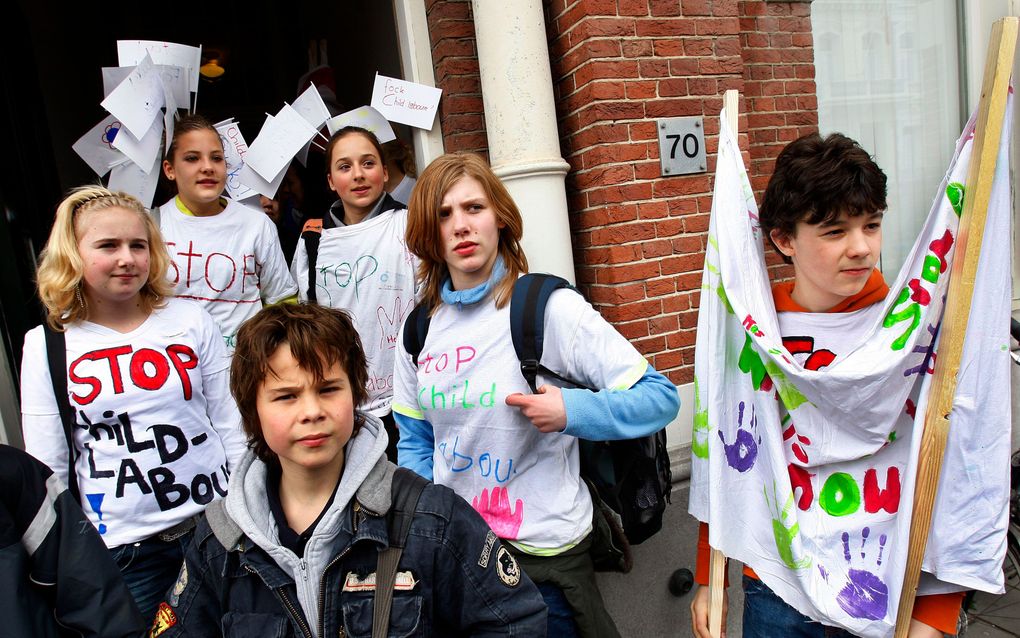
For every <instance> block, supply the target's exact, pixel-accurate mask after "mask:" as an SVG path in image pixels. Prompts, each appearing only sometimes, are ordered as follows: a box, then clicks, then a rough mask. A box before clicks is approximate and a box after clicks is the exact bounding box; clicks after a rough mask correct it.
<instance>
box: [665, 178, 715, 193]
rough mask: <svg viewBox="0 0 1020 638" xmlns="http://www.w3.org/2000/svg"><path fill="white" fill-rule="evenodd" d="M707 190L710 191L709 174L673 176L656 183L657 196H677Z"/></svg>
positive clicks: (705, 191)
mask: <svg viewBox="0 0 1020 638" xmlns="http://www.w3.org/2000/svg"><path fill="white" fill-rule="evenodd" d="M707 192H709V187H708V176H707V175H691V176H685V177H671V178H669V179H664V180H661V181H659V182H656V184H655V197H676V196H678V195H692V194H695V193H707Z"/></svg>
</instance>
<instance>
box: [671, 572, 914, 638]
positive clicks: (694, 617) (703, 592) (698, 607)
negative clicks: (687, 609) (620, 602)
mask: <svg viewBox="0 0 1020 638" xmlns="http://www.w3.org/2000/svg"><path fill="white" fill-rule="evenodd" d="M708 591H709V590H708V587H704V586H702V585H698V589H697V590H696V591H695V592H694V600H692V601H691V629H692V630H694V635H695V636H696V637H697V638H712V634H710V633H709V631H708V607H709V603H710V602H711V600H712V599H711V598H709V595H708ZM728 598H729V597H728V596H727V595H726V590H723V597H722V636H721V638H726V612H727V608H728V606H729V602H728ZM911 638H912V637H911Z"/></svg>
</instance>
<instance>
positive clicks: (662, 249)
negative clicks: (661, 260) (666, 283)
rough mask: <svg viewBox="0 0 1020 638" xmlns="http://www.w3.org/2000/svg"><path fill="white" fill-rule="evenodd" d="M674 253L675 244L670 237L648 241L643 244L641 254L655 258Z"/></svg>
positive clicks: (648, 257)
mask: <svg viewBox="0 0 1020 638" xmlns="http://www.w3.org/2000/svg"><path fill="white" fill-rule="evenodd" d="M671 254H673V245H672V244H671V243H670V242H669V240H668V239H659V240H656V241H646V242H643V243H642V244H641V256H642V257H644V258H645V259H655V258H656V257H665V256H666V255H671Z"/></svg>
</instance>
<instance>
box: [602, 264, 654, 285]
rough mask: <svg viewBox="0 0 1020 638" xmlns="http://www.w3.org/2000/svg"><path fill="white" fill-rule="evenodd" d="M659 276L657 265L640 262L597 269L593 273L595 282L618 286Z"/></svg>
mask: <svg viewBox="0 0 1020 638" xmlns="http://www.w3.org/2000/svg"><path fill="white" fill-rule="evenodd" d="M658 276H659V265H658V263H656V262H642V263H640V264H627V265H617V266H607V267H605V268H599V269H598V270H597V271H596V272H595V277H596V281H597V282H598V283H600V284H619V283H626V282H628V281H641V280H645V279H650V278H652V277H658Z"/></svg>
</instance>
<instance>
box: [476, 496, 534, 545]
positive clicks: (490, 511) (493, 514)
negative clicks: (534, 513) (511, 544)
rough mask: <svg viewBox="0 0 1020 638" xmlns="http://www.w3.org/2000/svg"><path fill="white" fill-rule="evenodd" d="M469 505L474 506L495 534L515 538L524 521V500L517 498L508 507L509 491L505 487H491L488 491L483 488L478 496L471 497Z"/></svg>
mask: <svg viewBox="0 0 1020 638" xmlns="http://www.w3.org/2000/svg"><path fill="white" fill-rule="evenodd" d="M471 507H473V508H475V511H476V512H478V513H479V514H480V515H481V517H482V518H483V519H485V522H486V523H488V525H489V527H491V528H492V531H494V532H495V533H496V536H499V537H500V538H506V539H510V540H515V539H516V538H517V533H518V532H519V531H520V529H521V523H522V522H523V521H524V501H522V500H521V499H517V502H516V504H515V506H514V508H513V509H511V508H510V492H509V490H507V488H505V487H498V486H497V487H493V488H492V491H491V492H490V491H489V490H488V489H486V488H483V489H482V493H481V495H480V496H475V497H472V499H471Z"/></svg>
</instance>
